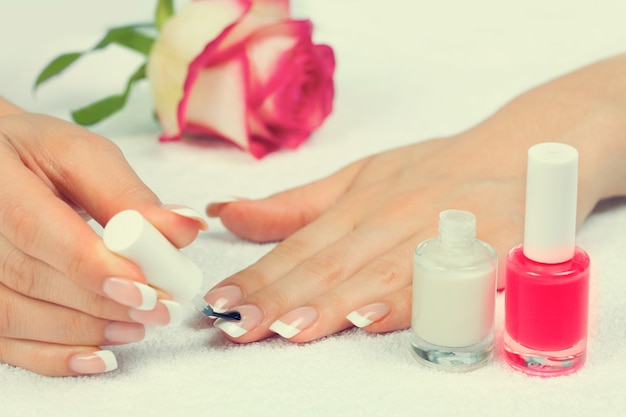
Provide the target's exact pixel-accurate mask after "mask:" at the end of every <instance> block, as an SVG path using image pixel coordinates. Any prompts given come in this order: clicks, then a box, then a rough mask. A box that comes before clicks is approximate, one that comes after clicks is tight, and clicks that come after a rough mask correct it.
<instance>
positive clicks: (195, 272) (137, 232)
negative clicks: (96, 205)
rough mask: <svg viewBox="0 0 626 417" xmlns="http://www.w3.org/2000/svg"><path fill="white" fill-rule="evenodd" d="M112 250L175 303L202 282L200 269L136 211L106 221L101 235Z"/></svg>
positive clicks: (188, 297) (184, 299)
mask: <svg viewBox="0 0 626 417" xmlns="http://www.w3.org/2000/svg"><path fill="white" fill-rule="evenodd" d="M102 240H103V241H104V245H105V246H106V247H107V248H108V249H109V250H110V251H112V252H114V253H117V254H118V255H121V256H123V257H125V258H127V259H129V260H131V261H132V262H134V263H135V264H136V265H137V266H139V268H141V270H142V271H143V274H144V276H145V277H146V280H147V281H148V284H150V285H152V286H153V287H157V288H160V289H162V290H163V291H165V292H166V293H168V294H169V295H170V296H171V297H172V299H173V300H174V301H176V302H178V303H185V302H188V301H190V300H191V299H192V298H194V296H196V294H198V291H199V290H200V287H201V285H202V271H201V270H200V268H198V267H197V266H196V265H195V264H194V263H193V262H192V261H191V260H190V259H189V258H188V257H186V256H185V255H184V254H183V253H181V252H180V250H178V248H176V247H175V246H174V245H172V243H170V241H168V240H167V239H166V238H165V236H163V235H162V234H161V232H159V231H158V230H157V229H156V228H155V227H154V226H153V225H152V224H150V222H148V221H147V220H146V219H145V218H144V217H143V216H142V215H141V214H140V213H139V212H138V211H135V210H124V211H121V212H119V213H117V214H116V215H115V216H113V217H112V218H111V220H109V222H108V223H107V225H106V226H105V228H104V233H103V235H102Z"/></svg>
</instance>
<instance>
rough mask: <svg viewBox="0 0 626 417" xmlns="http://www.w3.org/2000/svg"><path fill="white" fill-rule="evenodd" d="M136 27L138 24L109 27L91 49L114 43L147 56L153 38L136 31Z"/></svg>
mask: <svg viewBox="0 0 626 417" xmlns="http://www.w3.org/2000/svg"><path fill="white" fill-rule="evenodd" d="M142 26H143V25H142ZM137 27H139V25H131V26H121V27H117V28H113V29H110V30H109V31H108V32H107V33H106V35H104V38H102V40H101V41H100V42H98V44H97V45H96V46H95V47H94V48H93V49H94V50H96V49H102V48H104V47H105V46H108V45H110V44H112V43H115V44H118V45H120V46H124V47H126V48H128V49H132V50H133V51H136V52H139V53H140V54H143V55H146V56H147V55H148V53H150V48H151V47H152V43H153V42H154V38H152V37H151V36H149V35H146V34H145V33H142V32H140V31H137V30H136V29H137Z"/></svg>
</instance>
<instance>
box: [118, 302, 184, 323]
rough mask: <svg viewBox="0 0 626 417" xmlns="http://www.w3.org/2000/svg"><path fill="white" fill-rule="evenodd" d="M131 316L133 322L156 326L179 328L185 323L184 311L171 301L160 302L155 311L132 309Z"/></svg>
mask: <svg viewBox="0 0 626 417" xmlns="http://www.w3.org/2000/svg"><path fill="white" fill-rule="evenodd" d="M129 316H130V318H131V319H133V321H136V322H137V323H142V324H151V325H155V326H178V325H179V324H180V323H182V321H183V309H182V307H181V305H180V304H179V303H177V302H176V301H171V300H159V302H158V303H157V305H156V307H155V308H154V309H153V310H148V311H146V310H136V309H132V310H130V312H129Z"/></svg>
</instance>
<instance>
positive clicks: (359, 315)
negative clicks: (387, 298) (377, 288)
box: [346, 303, 389, 327]
mask: <svg viewBox="0 0 626 417" xmlns="http://www.w3.org/2000/svg"><path fill="white" fill-rule="evenodd" d="M387 314H389V306H388V305H387V304H385V303H373V304H368V305H366V306H363V307H361V308H359V309H358V310H354V311H353V312H352V313H350V314H348V315H347V316H346V318H347V319H348V320H350V322H351V323H352V324H354V325H355V326H356V327H366V326H369V325H370V324H372V323H374V322H375V321H378V320H380V319H382V318H383V317H385V316H386V315H387Z"/></svg>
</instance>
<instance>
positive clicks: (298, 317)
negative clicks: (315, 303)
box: [270, 306, 319, 339]
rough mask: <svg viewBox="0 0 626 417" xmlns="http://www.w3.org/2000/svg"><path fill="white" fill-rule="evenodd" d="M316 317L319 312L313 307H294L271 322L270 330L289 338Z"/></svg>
mask: <svg viewBox="0 0 626 417" xmlns="http://www.w3.org/2000/svg"><path fill="white" fill-rule="evenodd" d="M318 317H319V314H317V310H316V309H315V308H313V307H308V306H307V307H300V308H296V309H295V310H292V311H290V312H289V313H287V314H285V315H284V316H282V317H281V318H279V319H278V320H276V321H275V322H274V323H272V325H271V326H270V330H271V331H273V332H274V333H278V334H279V335H281V336H282V337H284V338H285V339H291V338H292V337H294V336H295V335H297V334H298V333H300V332H301V331H302V330H304V329H306V328H307V327H309V326H310V325H312V324H313V323H314V322H315V321H316V320H317V318H318Z"/></svg>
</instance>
